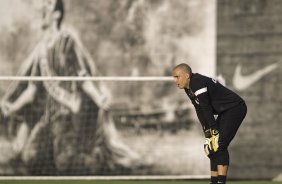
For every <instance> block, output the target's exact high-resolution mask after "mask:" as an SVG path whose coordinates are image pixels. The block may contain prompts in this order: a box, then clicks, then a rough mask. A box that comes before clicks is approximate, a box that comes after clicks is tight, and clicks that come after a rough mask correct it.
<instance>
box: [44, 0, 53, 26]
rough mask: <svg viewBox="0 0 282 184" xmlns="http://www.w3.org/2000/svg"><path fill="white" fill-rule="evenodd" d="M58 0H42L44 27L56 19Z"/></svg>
mask: <svg viewBox="0 0 282 184" xmlns="http://www.w3.org/2000/svg"><path fill="white" fill-rule="evenodd" d="M55 4H56V0H42V13H43V16H42V28H43V29H47V28H48V27H50V25H51V24H52V23H53V21H55V19H54V9H55Z"/></svg>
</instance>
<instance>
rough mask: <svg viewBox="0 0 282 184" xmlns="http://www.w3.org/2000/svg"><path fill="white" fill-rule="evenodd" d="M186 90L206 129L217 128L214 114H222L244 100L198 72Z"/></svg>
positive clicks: (194, 74) (192, 77) (193, 75)
mask: <svg viewBox="0 0 282 184" xmlns="http://www.w3.org/2000/svg"><path fill="white" fill-rule="evenodd" d="M185 92H186V94H187V95H188V97H189V98H190V100H191V102H192V103H193V105H194V107H195V109H196V113H197V116H198V118H199V121H200V122H201V124H202V127H203V129H204V130H207V129H209V128H212V129H217V124H216V121H215V118H214V115H220V114H221V113H223V112H224V111H226V110H228V109H230V108H232V107H234V106H236V105H238V104H239V103H240V102H242V101H243V99H242V98H241V97H240V96H239V95H237V94H236V93H234V92H233V91H231V90H229V89H228V88H226V87H224V86H223V85H222V84H220V83H219V82H218V81H216V80H214V79H212V78H209V77H206V76H203V75H201V74H198V73H193V74H192V76H191V78H190V84H189V89H187V88H185Z"/></svg>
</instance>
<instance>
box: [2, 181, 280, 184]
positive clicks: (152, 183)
mask: <svg viewBox="0 0 282 184" xmlns="http://www.w3.org/2000/svg"><path fill="white" fill-rule="evenodd" d="M208 183H209V181H208V180H201V181H198V180H138V181H136V180H105V181H101V180H0V184H208ZM228 184H282V182H272V181H229V182H228Z"/></svg>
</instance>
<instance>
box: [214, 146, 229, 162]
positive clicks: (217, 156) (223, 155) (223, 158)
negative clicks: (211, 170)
mask: <svg viewBox="0 0 282 184" xmlns="http://www.w3.org/2000/svg"><path fill="white" fill-rule="evenodd" d="M210 159H211V161H213V164H215V165H229V152H228V150H227V149H224V150H219V151H217V152H215V153H213V154H212V155H211V158H210Z"/></svg>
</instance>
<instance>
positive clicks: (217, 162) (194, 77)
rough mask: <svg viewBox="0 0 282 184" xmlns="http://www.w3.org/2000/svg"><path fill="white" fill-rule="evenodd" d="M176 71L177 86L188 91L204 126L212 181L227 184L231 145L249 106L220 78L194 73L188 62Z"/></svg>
mask: <svg viewBox="0 0 282 184" xmlns="http://www.w3.org/2000/svg"><path fill="white" fill-rule="evenodd" d="M172 74H173V77H174V79H175V82H176V84H177V86H178V87H179V88H180V89H184V90H185V92H186V94H187V95H188V97H189V98H190V100H191V102H192V103H193V105H194V107H195V109H196V113H197V116H198V119H199V121H200V123H201V125H202V127H203V131H204V134H205V138H206V142H205V144H204V149H205V152H206V154H207V156H208V157H209V158H210V163H211V184H215V183H223V184H225V182H226V175H227V171H228V166H229V153H228V146H229V144H230V142H231V141H232V139H233V138H234V136H235V134H236V132H237V130H238V128H239V126H240V125H241V123H242V121H243V119H244V118H245V116H246V113H247V106H246V104H245V102H244V100H243V99H242V98H241V97H239V96H238V95H237V94H236V93H234V92H233V91H231V90H229V89H227V88H226V87H224V86H223V85H221V84H220V83H219V82H217V81H216V80H214V79H211V78H209V77H206V76H203V75H201V74H198V73H192V69H191V68H190V66H189V65H187V64H184V63H182V64H179V65H177V66H176V67H174V69H173V72H172ZM214 115H217V118H216V119H215V117H214Z"/></svg>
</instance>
